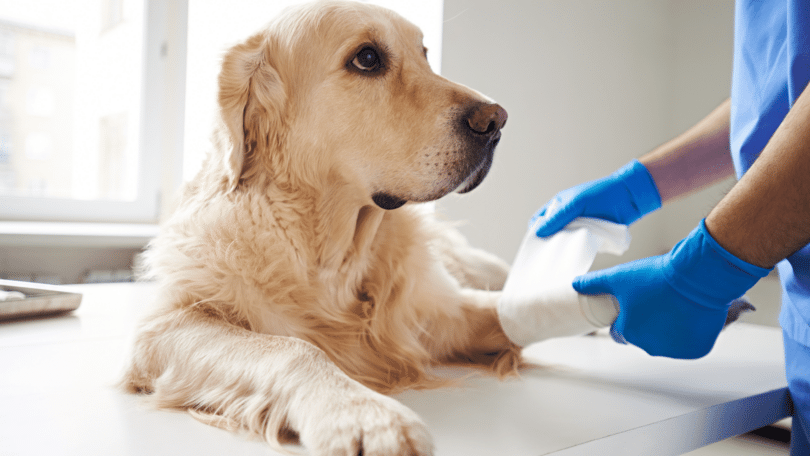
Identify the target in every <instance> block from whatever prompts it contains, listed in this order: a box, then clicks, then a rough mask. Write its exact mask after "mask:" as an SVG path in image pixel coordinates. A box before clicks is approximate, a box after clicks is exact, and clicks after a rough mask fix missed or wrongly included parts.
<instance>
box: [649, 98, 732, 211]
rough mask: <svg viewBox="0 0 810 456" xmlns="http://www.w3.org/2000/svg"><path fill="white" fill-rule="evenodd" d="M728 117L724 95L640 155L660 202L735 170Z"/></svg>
mask: <svg viewBox="0 0 810 456" xmlns="http://www.w3.org/2000/svg"><path fill="white" fill-rule="evenodd" d="M730 118H731V100H730V99H727V100H725V101H724V102H723V103H721V104H720V105H719V106H718V107H717V108H715V109H714V110H713V111H712V112H711V113H709V115H707V116H706V117H704V118H703V119H701V120H700V121H699V122H698V123H696V124H695V125H694V126H693V127H691V128H690V129H688V130H686V131H685V132H683V133H682V134H681V135H679V136H677V137H676V138H674V139H672V140H671V141H668V142H666V143H664V144H662V145H661V146H659V147H657V148H655V149H653V150H652V151H651V152H649V153H648V154H646V155H644V156H642V157H641V158H640V159H639V161H640V162H641V164H643V165H644V166H645V167H646V168H647V170H648V171H649V172H650V175H651V176H652V177H653V180H654V181H655V185H656V187H657V188H658V192H659V194H660V196H661V203H662V204H663V205H666V204H667V203H668V202H670V201H672V200H674V199H676V198H678V197H679V196H682V195H685V194H688V193H690V192H693V191H696V190H699V189H701V188H704V187H707V186H709V185H712V184H714V183H716V182H718V181H720V180H722V179H725V178H727V177H729V176H731V175H732V174H733V173H734V164H733V163H732V161H731V149H730V145H729V125H730Z"/></svg>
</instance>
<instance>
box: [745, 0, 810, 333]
mask: <svg viewBox="0 0 810 456" xmlns="http://www.w3.org/2000/svg"><path fill="white" fill-rule="evenodd" d="M808 81H810V0H738V1H737V6H736V11H735V26H734V73H733V77H732V86H731V138H730V139H731V155H732V158H733V160H734V166H735V169H736V171H737V177H738V178H739V177H742V175H743V174H744V173H745V172H746V171H747V170H748V168H750V166H751V164H752V163H754V160H756V159H757V157H758V156H759V153H760V152H761V151H762V149H763V148H764V147H765V145H766V144H767V143H768V140H770V138H771V136H772V135H773V133H774V132H775V131H776V129H777V128H778V127H779V125H780V124H781V123H782V120H783V119H784V118H785V115H787V113H788V111H789V110H790V108H791V107H792V106H793V103H794V102H795V101H796V98H798V97H799V95H801V93H802V91H803V90H804V88H805V87H806V86H807V83H808ZM809 177H810V176H809ZM775 228H777V227H775ZM777 268H778V270H779V277H780V280H781V281H782V289H783V296H782V311H781V313H780V315H779V322H780V324H781V325H782V328H783V329H784V331H785V333H786V335H787V336H789V337H790V338H792V339H793V340H795V341H797V342H799V343H801V344H803V345H805V346H810V324H809V323H808V322H810V244H809V245H807V246H805V247H804V248H803V249H801V250H799V251H798V252H796V253H795V254H793V255H792V256H790V257H788V258H787V259H785V260H783V261H782V262H780V263H779V264H778V265H777Z"/></svg>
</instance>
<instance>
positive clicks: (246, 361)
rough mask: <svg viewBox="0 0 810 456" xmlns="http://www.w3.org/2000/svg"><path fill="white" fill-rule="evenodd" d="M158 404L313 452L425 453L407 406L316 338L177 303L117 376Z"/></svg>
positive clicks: (428, 448) (422, 431) (148, 328)
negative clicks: (358, 376) (273, 332)
mask: <svg viewBox="0 0 810 456" xmlns="http://www.w3.org/2000/svg"><path fill="white" fill-rule="evenodd" d="M123 383H124V386H125V387H126V388H127V389H128V390H129V391H130V392H141V393H148V394H150V399H151V400H152V401H153V403H154V404H155V405H157V406H158V407H161V408H170V409H181V410H188V411H190V412H192V413H193V414H196V415H198V416H202V417H204V421H206V422H207V423H209V424H219V425H221V426H222V427H230V428H241V429H243V430H247V431H250V432H254V433H257V434H259V435H261V436H263V437H264V438H265V439H266V440H267V441H268V442H270V443H271V444H274V445H278V441H279V436H280V435H291V434H292V435H297V436H298V438H299V440H300V442H301V443H302V444H303V445H304V446H306V447H307V448H308V449H309V451H310V452H311V453H310V454H313V455H335V454H341V455H358V454H362V455H364V456H370V455H379V456H390V455H403V456H404V455H420V456H421V455H430V454H432V443H431V439H430V436H429V434H428V432H427V430H426V427H425V425H424V424H423V423H422V422H421V420H420V419H419V417H418V416H417V415H416V414H415V413H414V412H412V411H411V410H410V409H408V408H407V407H405V406H403V405H402V404H400V403H399V402H397V401H396V400H394V399H391V398H389V397H386V396H383V395H381V394H379V393H376V392H374V391H372V390H370V389H368V388H366V387H365V386H363V385H361V384H360V383H358V382H356V381H354V380H352V379H350V378H349V377H348V376H346V375H345V374H344V373H343V372H342V371H341V370H340V369H338V368H337V366H335V365H334V364H333V363H332V362H331V361H330V360H329V359H328V358H327V356H326V355H325V354H324V353H323V352H322V351H321V350H320V349H318V348H317V347H315V346H314V345H312V344H310V343H308V342H306V341H303V340H301V339H296V338H291V337H281V336H270V335H265V334H259V333H255V332H251V331H248V330H245V329H243V328H240V327H238V326H234V325H231V324H228V323H225V322H224V321H223V320H222V318H221V317H219V316H215V315H213V314H212V312H201V311H198V310H189V309H185V310H173V311H171V312H168V313H166V314H163V315H159V316H156V317H154V318H152V319H151V320H150V321H148V322H147V323H146V325H145V326H144V327H143V328H142V332H141V334H140V336H139V337H138V339H137V341H136V344H135V354H134V361H133V363H132V366H131V367H130V369H129V371H128V372H127V373H126V376H125V379H124V381H123Z"/></svg>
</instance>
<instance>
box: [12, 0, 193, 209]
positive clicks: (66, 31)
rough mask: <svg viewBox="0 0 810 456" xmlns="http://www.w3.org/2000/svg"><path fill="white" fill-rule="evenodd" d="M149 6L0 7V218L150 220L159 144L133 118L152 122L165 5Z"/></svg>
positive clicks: (78, 0)
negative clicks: (148, 116)
mask: <svg viewBox="0 0 810 456" xmlns="http://www.w3.org/2000/svg"><path fill="white" fill-rule="evenodd" d="M153 3H154V4H155V6H154V7H153V6H152V4H153ZM171 3H172V4H174V5H184V2H182V1H178V2H171ZM149 4H150V10H151V12H152V13H153V14H152V15H151V16H150V15H149V12H148V11H147V2H146V0H69V1H66V0H26V1H24V2H6V3H5V4H4V6H3V8H2V9H0V219H4V220H59V221H127V222H154V221H157V217H158V207H159V203H158V201H159V199H158V198H159V194H160V192H159V184H160V182H161V180H162V179H163V177H162V175H161V174H160V172H158V171H156V170H160V169H161V167H160V163H159V160H158V157H159V156H160V153H161V152H160V146H161V144H160V142H159V141H152V142H150V140H148V139H146V138H147V137H148V136H149V135H150V134H151V135H158V136H160V135H161V134H162V131H161V130H160V127H159V126H158V129H157V130H154V129H153V130H152V131H148V132H147V131H146V129H147V128H152V127H154V125H155V120H152V119H149V120H147V118H146V116H144V114H143V113H144V112H145V111H146V110H147V109H150V108H152V109H150V112H151V113H154V117H157V122H158V125H159V122H161V121H162V120H163V118H162V116H163V112H162V111H161V110H160V109H161V108H162V107H163V103H162V100H161V97H162V96H164V93H162V92H161V88H162V87H163V84H164V82H165V81H163V80H161V79H160V78H159V73H160V71H162V70H164V69H165V68H164V67H165V62H162V61H161V57H160V54H159V52H155V51H154V49H155V48H156V47H157V48H159V47H160V46H161V45H164V43H165V37H164V35H165V28H166V27H165V24H166V23H167V20H166V18H165V16H166V14H167V9H168V8H171V7H166V6H165V5H163V2H149ZM91 11H95V12H96V14H88V12H91ZM183 16H184V17H183V19H184V20H185V13H183ZM184 20H183V21H178V22H174V23H173V25H177V26H179V27H181V28H182V29H183V31H185V28H184V26H185V21H184ZM150 43H151V44H152V48H151V49H150V48H149V44H150ZM155 43H157V46H155ZM150 50H151V52H150ZM183 52H184V51H183ZM179 66H180V68H184V62H183V63H182V64H180V65H179ZM155 74H158V78H157V82H155V81H156V78H155ZM150 75H151V76H150ZM155 108H156V109H155ZM150 122H151V123H150Z"/></svg>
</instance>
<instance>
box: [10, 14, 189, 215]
mask: <svg viewBox="0 0 810 456" xmlns="http://www.w3.org/2000/svg"><path fill="white" fill-rule="evenodd" d="M144 10H145V11H144V15H145V17H144V19H145V20H144V27H145V30H144V43H143V48H142V49H143V52H144V68H143V79H142V86H141V89H142V95H141V97H142V104H141V112H140V113H139V116H140V120H141V122H140V132H139V135H140V151H139V157H138V166H139V167H138V177H137V182H138V194H137V198H136V199H135V200H133V201H113V200H78V199H66V198H45V197H18V196H0V220H15V221H59V222H128V223H156V222H158V221H159V217H160V214H161V209H162V207H163V205H164V204H165V202H164V201H162V200H163V198H162V194H163V193H166V191H174V189H176V188H178V187H179V185H180V183H181V181H182V157H183V130H184V128H183V121H184V105H185V76H186V58H185V56H186V41H187V32H188V0H173V1H171V2H164V1H160V0H146V1H145V7H144ZM163 189H166V190H163Z"/></svg>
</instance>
